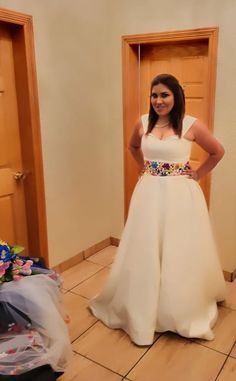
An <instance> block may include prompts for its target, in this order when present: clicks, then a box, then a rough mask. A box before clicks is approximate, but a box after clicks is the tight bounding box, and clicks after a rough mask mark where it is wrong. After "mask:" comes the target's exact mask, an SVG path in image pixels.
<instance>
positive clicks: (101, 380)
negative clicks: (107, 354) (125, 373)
mask: <svg viewBox="0 0 236 381" xmlns="http://www.w3.org/2000/svg"><path fill="white" fill-rule="evenodd" d="M72 380H73V381H120V380H122V377H121V376H118V375H117V374H115V373H113V372H111V371H110V370H108V369H105V368H103V367H102V366H100V365H98V364H95V363H94V362H92V361H90V360H88V359H86V358H84V357H82V356H80V355H78V354H75V355H74V357H73V360H72V361H71V364H70V365H69V366H68V368H67V369H66V371H65V373H64V374H63V376H61V377H60V378H59V379H58V381H72Z"/></svg>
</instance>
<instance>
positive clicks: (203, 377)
mask: <svg viewBox="0 0 236 381" xmlns="http://www.w3.org/2000/svg"><path fill="white" fill-rule="evenodd" d="M116 250H117V248H116V247H114V246H109V247H108V248H106V249H104V250H101V251H100V252H99V253H96V254H94V255H93V256H91V257H89V258H87V259H86V260H85V261H83V262H82V263H79V264H78V265H76V266H74V267H72V268H70V269H68V270H66V271H64V273H63V274H62V275H63V279H64V286H63V287H64V290H63V291H64V302H65V306H66V309H67V311H68V313H69V315H70V317H71V321H70V323H69V333H70V337H71V342H72V347H73V351H74V357H73V359H72V361H71V364H70V365H69V366H68V368H67V370H66V372H65V374H64V375H63V376H62V377H60V378H59V381H72V380H73V381H121V380H126V381H129V380H130V381H173V380H175V381H236V282H234V283H227V297H226V301H225V302H224V303H223V304H222V305H221V306H220V308H219V309H220V314H219V319H218V321H217V324H216V326H215V328H214V332H215V340H213V341H203V340H187V339H184V338H181V337H180V336H178V335H175V334H172V333H164V334H161V335H156V339H155V342H154V344H153V345H152V346H150V347H138V346H136V345H134V344H133V343H132V342H131V341H130V340H129V338H128V336H127V335H126V334H125V333H124V332H123V331H121V330H111V329H109V328H107V327H105V326H104V325H103V324H102V323H101V322H99V321H98V320H97V319H96V318H95V317H94V316H93V315H91V313H90V312H89V310H88V308H87V305H88V300H89V299H90V298H91V297H92V296H94V295H95V294H97V293H98V292H99V290H100V289H101V288H102V286H103V284H104V282H105V280H106V278H107V275H108V273H109V271H110V265H111V264H112V261H113V259H114V256H115V253H116Z"/></svg>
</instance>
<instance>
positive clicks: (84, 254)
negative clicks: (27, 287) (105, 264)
mask: <svg viewBox="0 0 236 381" xmlns="http://www.w3.org/2000/svg"><path fill="white" fill-rule="evenodd" d="M110 245H112V237H109V238H106V239H104V240H102V241H100V242H98V243H95V245H93V246H90V247H89V248H88V249H85V250H83V251H81V252H80V253H79V254H76V255H75V256H74V257H72V258H69V259H66V260H65V261H64V262H62V263H60V264H59V265H56V266H54V267H53V270H54V271H57V272H58V273H61V272H63V271H65V270H67V269H69V268H70V267H72V266H75V265H77V264H78V263H80V262H82V261H83V260H85V259H87V258H89V257H90V256H91V255H93V254H96V253H97V252H98V251H100V250H103V249H105V248H106V247H108V246H110ZM114 246H116V245H114Z"/></svg>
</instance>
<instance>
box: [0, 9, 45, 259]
mask: <svg viewBox="0 0 236 381" xmlns="http://www.w3.org/2000/svg"><path fill="white" fill-rule="evenodd" d="M0 22H2V23H5V24H6V26H7V27H8V28H10V30H11V32H12V41H13V57H14V67H15V81H16V94H17V105H18V115H19V130H20V140H21V147H22V162H23V168H24V171H25V172H26V174H27V177H26V179H25V180H24V189H25V204H26V218H27V230H28V246H29V247H28V249H29V254H30V255H31V256H40V257H42V258H44V260H45V262H46V264H47V265H48V241H47V223H46V203H45V193H44V177H43V160H42V144H41V134H40V116H39V100H38V88H37V76H36V63H35V52H34V36H33V22H32V16H30V15H26V14H22V13H19V12H15V11H12V10H7V9H3V8H0ZM2 239H4V237H2ZM19 244H20V242H19Z"/></svg>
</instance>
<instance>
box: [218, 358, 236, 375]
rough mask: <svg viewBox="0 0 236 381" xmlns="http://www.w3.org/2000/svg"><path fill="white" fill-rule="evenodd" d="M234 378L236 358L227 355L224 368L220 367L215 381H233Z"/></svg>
mask: <svg viewBox="0 0 236 381" xmlns="http://www.w3.org/2000/svg"><path fill="white" fill-rule="evenodd" d="M235 380H236V359H233V358H231V357H228V359H227V361H226V363H225V365H224V368H223V369H222V371H221V373H220V375H219V377H218V378H217V381H235Z"/></svg>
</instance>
